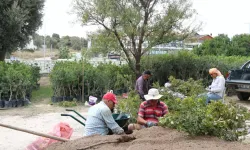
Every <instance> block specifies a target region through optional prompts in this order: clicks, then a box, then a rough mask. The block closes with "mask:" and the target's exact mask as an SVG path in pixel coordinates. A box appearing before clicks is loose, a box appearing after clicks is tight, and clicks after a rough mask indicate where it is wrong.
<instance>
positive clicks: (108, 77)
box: [50, 62, 132, 99]
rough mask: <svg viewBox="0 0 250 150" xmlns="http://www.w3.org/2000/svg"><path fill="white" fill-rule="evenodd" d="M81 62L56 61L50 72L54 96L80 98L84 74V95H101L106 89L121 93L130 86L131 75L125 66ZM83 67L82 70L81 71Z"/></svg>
mask: <svg viewBox="0 0 250 150" xmlns="http://www.w3.org/2000/svg"><path fill="white" fill-rule="evenodd" d="M82 64H83V63H82V62H57V63H56V64H55V66H54V68H53V70H52V72H51V74H50V80H51V83H52V88H53V91H54V96H55V97H72V98H73V97H75V98H78V99H81V95H82V82H83V81H82V79H83V75H84V95H85V96H90V95H93V96H96V97H99V98H100V97H101V96H102V95H103V94H104V93H106V92H107V91H108V90H113V91H114V92H115V93H116V94H122V93H123V92H126V91H128V90H129V87H132V82H131V79H132V75H131V73H130V71H129V68H128V67H127V66H116V65H113V64H99V65H98V66H97V67H94V66H92V65H90V64H89V63H86V62H85V63H84V66H83V65H82ZM83 69H84V72H83Z"/></svg>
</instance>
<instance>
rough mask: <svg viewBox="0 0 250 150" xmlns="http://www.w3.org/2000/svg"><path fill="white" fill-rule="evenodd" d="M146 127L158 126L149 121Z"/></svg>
mask: <svg viewBox="0 0 250 150" xmlns="http://www.w3.org/2000/svg"><path fill="white" fill-rule="evenodd" d="M146 126H147V127H152V126H156V123H153V122H150V121H148V122H147V123H146Z"/></svg>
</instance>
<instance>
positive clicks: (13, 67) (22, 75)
mask: <svg viewBox="0 0 250 150" xmlns="http://www.w3.org/2000/svg"><path fill="white" fill-rule="evenodd" d="M0 70H1V71H0V100H1V99H4V100H8V101H10V100H20V99H23V100H25V99H26V98H30V95H31V92H32V90H33V88H34V87H37V82H38V80H39V78H40V74H39V70H40V69H39V68H37V67H36V66H28V65H25V64H23V63H18V62H13V63H4V62H0Z"/></svg>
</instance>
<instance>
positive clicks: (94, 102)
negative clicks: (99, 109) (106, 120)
mask: <svg viewBox="0 0 250 150" xmlns="http://www.w3.org/2000/svg"><path fill="white" fill-rule="evenodd" d="M96 101H97V97H94V96H89V105H95V104H96Z"/></svg>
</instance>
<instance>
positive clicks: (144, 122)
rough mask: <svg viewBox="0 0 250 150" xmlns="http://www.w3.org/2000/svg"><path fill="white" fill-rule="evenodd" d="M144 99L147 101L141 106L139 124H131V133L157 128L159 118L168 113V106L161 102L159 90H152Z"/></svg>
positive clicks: (129, 127)
mask: <svg viewBox="0 0 250 150" xmlns="http://www.w3.org/2000/svg"><path fill="white" fill-rule="evenodd" d="M144 97H145V99H146V101H144V102H142V103H141V104H140V108H139V112H138V118H137V124H129V126H128V130H129V131H132V130H140V129H142V128H146V127H152V126H156V125H158V122H159V120H158V118H159V117H163V116H164V115H166V114H167V113H168V107H167V105H166V104H165V103H164V102H161V101H160V100H159V99H160V98H161V97H162V95H160V94H159V91H158V90H157V89H155V88H152V89H150V90H149V91H148V94H147V95H144Z"/></svg>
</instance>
